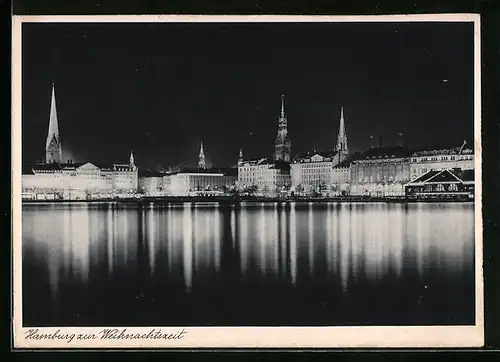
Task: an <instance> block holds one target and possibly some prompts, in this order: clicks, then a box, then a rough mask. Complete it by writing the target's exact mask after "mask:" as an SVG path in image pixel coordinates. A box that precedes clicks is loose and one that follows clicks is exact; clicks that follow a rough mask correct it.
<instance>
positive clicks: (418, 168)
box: [410, 141, 474, 180]
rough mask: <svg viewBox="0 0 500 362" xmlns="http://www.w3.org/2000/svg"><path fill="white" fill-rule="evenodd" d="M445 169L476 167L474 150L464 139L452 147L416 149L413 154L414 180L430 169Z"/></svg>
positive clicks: (412, 171) (411, 169) (411, 165)
mask: <svg viewBox="0 0 500 362" xmlns="http://www.w3.org/2000/svg"><path fill="white" fill-rule="evenodd" d="M445 169H462V170H471V169H474V152H473V150H472V149H471V148H469V147H467V143H466V142H465V141H464V143H463V144H462V146H460V147H455V148H450V149H438V150H424V151H415V152H413V153H412V154H411V159H410V173H411V179H412V180H414V179H416V178H417V177H420V176H422V175H424V174H426V173H427V172H429V171H434V170H445Z"/></svg>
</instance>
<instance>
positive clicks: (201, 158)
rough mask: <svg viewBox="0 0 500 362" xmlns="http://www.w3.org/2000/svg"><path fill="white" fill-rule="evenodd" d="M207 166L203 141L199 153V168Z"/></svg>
mask: <svg viewBox="0 0 500 362" xmlns="http://www.w3.org/2000/svg"><path fill="white" fill-rule="evenodd" d="M205 167H206V164H205V153H204V152H203V141H202V142H201V145H200V153H199V155H198V168H200V169H204V168H205Z"/></svg>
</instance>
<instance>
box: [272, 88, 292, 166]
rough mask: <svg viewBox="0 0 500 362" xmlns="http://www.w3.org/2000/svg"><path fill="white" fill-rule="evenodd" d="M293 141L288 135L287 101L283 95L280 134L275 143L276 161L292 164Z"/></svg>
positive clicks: (279, 119)
mask: <svg viewBox="0 0 500 362" xmlns="http://www.w3.org/2000/svg"><path fill="white" fill-rule="evenodd" d="M291 153H292V141H291V139H290V137H289V135H288V120H287V117H286V115H285V99H284V96H283V95H281V114H280V117H279V118H278V134H277V136H276V141H275V142H274V161H275V162H276V161H284V162H290V157H291Z"/></svg>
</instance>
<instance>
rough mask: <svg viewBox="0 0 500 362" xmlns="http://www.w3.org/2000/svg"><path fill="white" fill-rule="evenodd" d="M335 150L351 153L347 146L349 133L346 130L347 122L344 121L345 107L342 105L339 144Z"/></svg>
mask: <svg viewBox="0 0 500 362" xmlns="http://www.w3.org/2000/svg"><path fill="white" fill-rule="evenodd" d="M335 151H338V152H341V153H343V154H347V153H349V150H348V148H347V133H346V131H345V122H344V107H343V106H341V107H340V127H339V134H338V136H337V145H336V147H335Z"/></svg>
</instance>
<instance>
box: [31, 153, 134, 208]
mask: <svg viewBox="0 0 500 362" xmlns="http://www.w3.org/2000/svg"><path fill="white" fill-rule="evenodd" d="M131 161H132V162H133V157H131ZM137 185H138V169H137V166H136V165H135V164H134V163H129V164H113V165H110V166H103V165H99V166H98V165H95V164H94V163H91V162H79V163H74V162H68V163H55V162H53V163H45V164H40V165H36V166H35V167H33V168H31V170H30V171H29V172H26V173H25V174H23V175H22V192H23V198H25V199H65V200H81V199H96V198H110V197H132V196H134V195H135V194H136V191H137Z"/></svg>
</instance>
